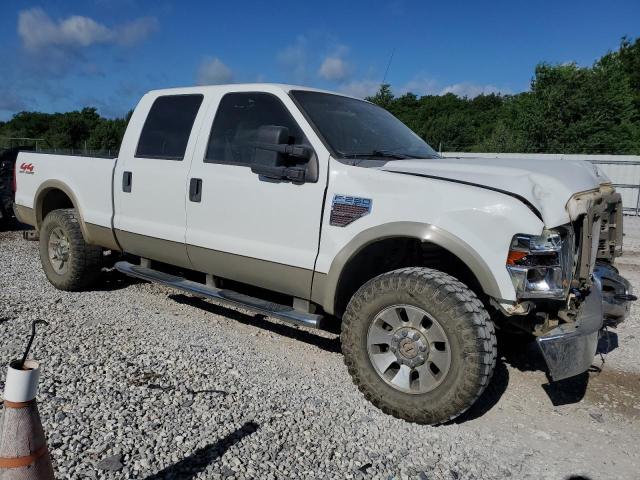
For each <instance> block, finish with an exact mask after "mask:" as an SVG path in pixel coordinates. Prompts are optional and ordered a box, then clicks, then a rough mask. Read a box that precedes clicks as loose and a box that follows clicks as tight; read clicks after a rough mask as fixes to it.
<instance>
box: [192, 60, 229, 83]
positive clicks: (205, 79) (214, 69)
mask: <svg viewBox="0 0 640 480" xmlns="http://www.w3.org/2000/svg"><path fill="white" fill-rule="evenodd" d="M197 82H198V84H199V85H220V84H222V83H231V82H233V71H232V70H231V69H230V68H229V67H227V66H226V65H225V64H224V63H222V61H221V60H220V59H219V58H217V57H213V58H211V57H208V58H205V59H204V60H203V61H202V63H201V64H200V67H199V68H198V75H197Z"/></svg>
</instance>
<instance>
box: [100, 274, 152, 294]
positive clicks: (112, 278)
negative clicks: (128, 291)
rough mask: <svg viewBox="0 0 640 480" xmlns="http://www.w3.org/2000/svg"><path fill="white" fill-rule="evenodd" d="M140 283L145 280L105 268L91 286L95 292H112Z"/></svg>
mask: <svg viewBox="0 0 640 480" xmlns="http://www.w3.org/2000/svg"><path fill="white" fill-rule="evenodd" d="M138 283H144V282H143V281H142V280H139V279H137V278H133V277H128V276H127V275H123V274H121V273H120V272H118V271H117V270H116V269H114V268H111V269H107V270H103V272H102V273H101V274H100V278H99V279H98V281H97V282H96V284H95V285H93V287H91V290H92V291H95V292H111V291H115V290H121V289H123V288H127V287H129V286H131V285H136V284H138Z"/></svg>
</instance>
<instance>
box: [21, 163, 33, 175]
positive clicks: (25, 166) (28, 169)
mask: <svg viewBox="0 0 640 480" xmlns="http://www.w3.org/2000/svg"><path fill="white" fill-rule="evenodd" d="M20 173H33V163H21V164H20Z"/></svg>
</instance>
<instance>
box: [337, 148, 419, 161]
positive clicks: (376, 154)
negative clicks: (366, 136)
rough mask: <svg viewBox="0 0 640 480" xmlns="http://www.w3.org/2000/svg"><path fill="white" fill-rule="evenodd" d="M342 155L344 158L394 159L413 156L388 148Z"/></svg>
mask: <svg viewBox="0 0 640 480" xmlns="http://www.w3.org/2000/svg"><path fill="white" fill-rule="evenodd" d="M343 156H344V158H393V159H395V160H405V159H407V158H413V157H412V156H410V155H405V154H404V153H398V152H393V151H390V150H371V151H370V152H357V153H347V154H344V155H343Z"/></svg>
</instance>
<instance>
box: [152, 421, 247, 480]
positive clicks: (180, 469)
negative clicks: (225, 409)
mask: <svg viewBox="0 0 640 480" xmlns="http://www.w3.org/2000/svg"><path fill="white" fill-rule="evenodd" d="M259 428H260V425H258V424H257V423H255V422H247V423H245V424H244V425H243V426H242V427H240V428H239V429H237V430H235V431H233V432H231V433H230V434H228V435H227V436H225V437H224V438H221V439H220V440H218V441H217V442H216V443H212V444H210V445H207V446H206V447H203V448H200V449H198V450H196V451H195V452H194V453H193V454H191V455H189V456H188V457H186V458H184V459H182V460H180V461H179V462H177V463H174V464H173V465H170V466H168V467H167V468H165V469H163V470H161V471H159V472H158V473H155V474H153V475H150V476H148V477H147V478H146V480H165V479H166V480H168V479H174V478H180V479H182V480H185V479H191V478H195V477H197V476H198V475H199V474H200V473H202V472H203V471H204V470H206V469H207V467H208V466H209V465H211V464H212V463H214V462H215V461H216V460H218V459H219V458H220V457H222V456H223V455H224V454H225V452H226V451H227V450H229V448H231V447H232V446H233V445H235V444H236V443H238V442H240V441H241V440H242V439H243V438H245V437H247V436H249V435H252V434H253V433H255V432H256V431H257V430H258V429H259Z"/></svg>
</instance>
